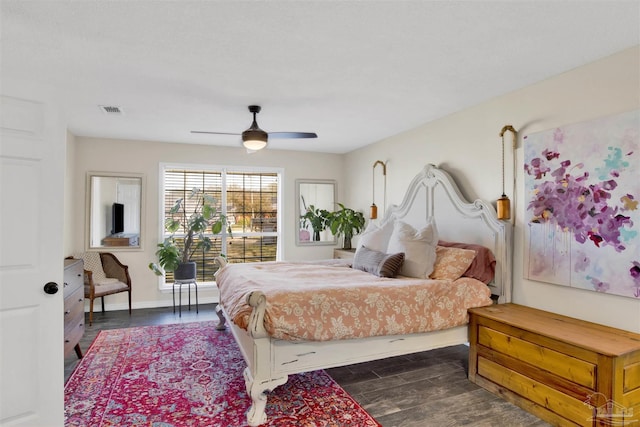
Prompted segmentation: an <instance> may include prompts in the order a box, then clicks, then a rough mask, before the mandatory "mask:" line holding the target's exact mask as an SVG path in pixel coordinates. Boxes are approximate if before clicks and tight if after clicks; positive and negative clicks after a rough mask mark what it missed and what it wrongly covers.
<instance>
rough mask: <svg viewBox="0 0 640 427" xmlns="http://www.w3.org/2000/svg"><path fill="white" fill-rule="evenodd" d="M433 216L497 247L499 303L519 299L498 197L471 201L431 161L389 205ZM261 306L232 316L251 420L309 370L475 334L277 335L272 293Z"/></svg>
mask: <svg viewBox="0 0 640 427" xmlns="http://www.w3.org/2000/svg"><path fill="white" fill-rule="evenodd" d="M430 217H433V218H435V220H436V226H437V229H438V232H439V235H440V238H441V239H442V240H448V241H458V242H465V243H477V244H481V245H484V246H486V247H488V248H490V249H491V250H492V251H493V253H494V255H495V257H496V273H495V279H494V282H492V283H491V284H489V286H490V288H491V290H492V295H493V296H494V299H495V300H496V301H497V302H498V303H505V302H510V301H511V268H510V265H511V259H510V257H511V250H510V248H511V224H510V223H509V222H503V221H499V220H497V219H496V212H495V209H494V208H493V206H491V205H490V204H488V203H486V202H484V201H481V200H476V201H474V202H472V203H470V202H467V201H466V200H465V199H464V197H463V196H462V194H461V192H460V190H459V189H458V187H457V185H456V184H455V182H454V181H453V179H452V178H451V176H450V175H449V174H448V173H447V172H445V171H444V170H442V169H439V168H437V167H436V166H434V165H427V166H426V167H425V168H424V169H423V170H422V171H421V172H420V173H419V174H418V175H417V176H416V177H415V178H414V179H413V181H412V182H411V184H410V185H409V187H408V189H407V192H406V194H405V197H404V199H403V201H402V203H401V204H400V205H398V206H391V207H390V208H389V209H387V212H386V214H385V217H384V218H383V221H386V220H392V219H400V220H402V221H404V222H406V223H409V224H411V225H413V226H414V227H416V228H419V227H423V226H424V225H425V224H426V220H427V218H430ZM247 302H248V304H249V305H250V306H251V307H253V312H252V314H251V318H250V321H249V328H248V330H244V329H242V328H240V327H238V326H237V325H235V324H234V323H233V322H232V321H229V322H226V323H228V324H229V325H230V326H229V327H230V329H231V331H232V333H233V335H234V337H235V340H236V342H237V343H238V346H239V347H240V350H241V352H242V355H243V356H244V359H245V361H246V363H247V368H246V369H245V370H244V378H245V383H246V387H247V392H248V394H249V395H250V396H251V399H252V402H253V403H252V405H251V408H250V409H249V412H248V413H247V421H248V423H249V425H251V426H257V425H260V424H263V423H265V422H266V420H267V416H266V414H265V407H266V403H267V395H266V393H267V392H268V391H271V390H273V389H274V388H276V387H277V386H279V385H282V384H284V383H286V382H287V379H288V376H289V375H292V374H297V373H301V372H308V371H313V370H317V369H324V368H331V367H335V366H344V365H350V364H354V363H359V362H366V361H370V360H376V359H383V358H387V357H392V356H399V355H403V354H410V353H415V352H419V351H425V350H431V349H435V348H440V347H447V346H451V345H456V344H462V343H467V342H468V334H467V329H468V327H467V325H464V326H459V327H456V328H452V329H446V330H440V331H435V332H428V333H421V334H410V335H395V336H378V337H372V338H365V339H350V340H336V341H322V342H318V341H284V340H278V339H272V338H271V337H270V336H269V335H268V334H267V332H266V330H265V328H264V323H263V320H264V313H265V304H266V298H265V295H264V294H263V293H262V292H259V291H256V292H252V293H251V294H250V295H248V297H247ZM216 310H217V314H218V316H219V317H220V323H219V325H218V329H225V318H228V316H227V314H226V312H225V311H224V307H223V306H222V304H218V306H217V309H216Z"/></svg>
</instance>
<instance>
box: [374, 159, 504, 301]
mask: <svg viewBox="0 0 640 427" xmlns="http://www.w3.org/2000/svg"><path fill="white" fill-rule="evenodd" d="M429 218H434V219H435V223H436V226H437V229H438V234H439V236H440V239H442V240H448V241H454V242H464V243H475V244H480V245H483V246H486V247H488V248H489V249H491V250H492V252H493V254H494V256H495V258H496V273H495V279H494V281H493V282H492V283H490V284H489V287H490V288H491V293H492V294H493V295H494V296H495V297H497V298H498V303H505V302H511V289H512V278H511V274H512V273H511V263H512V259H511V257H512V250H511V248H512V243H511V239H512V225H511V223H510V222H508V221H500V220H498V219H497V217H496V211H495V209H494V208H493V206H492V205H491V204H489V203H487V202H485V201H483V200H475V201H473V202H469V201H467V200H466V199H465V198H464V196H462V193H461V192H460V190H459V189H458V186H457V185H456V183H455V181H454V180H453V178H452V177H451V176H450V175H449V174H448V173H447V172H445V171H444V170H442V169H439V168H438V167H436V166H435V165H431V164H429V165H427V166H425V167H424V168H423V169H422V171H421V172H420V173H419V174H418V175H416V176H415V178H413V180H412V181H411V183H410V184H409V187H408V188H407V192H406V193H405V196H404V199H403V200H402V203H401V204H400V205H392V206H390V207H389V208H388V209H387V210H386V212H385V216H384V218H383V221H387V220H394V219H398V220H402V221H404V222H406V223H408V224H411V225H412V226H414V227H416V228H420V227H423V226H424V224H425V223H426V220H427V219H429Z"/></svg>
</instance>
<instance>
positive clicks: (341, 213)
mask: <svg viewBox="0 0 640 427" xmlns="http://www.w3.org/2000/svg"><path fill="white" fill-rule="evenodd" d="M338 206H340V209H339V210H337V211H335V212H331V213H329V217H328V225H329V229H330V230H331V232H332V233H333V234H334V235H335V236H336V237H340V236H344V240H343V243H342V249H351V239H352V238H353V236H355V235H356V234H358V233H360V232H361V231H362V230H363V228H364V222H365V220H364V215H363V214H362V212H356V211H354V210H353V209H351V208H348V207H346V206H345V205H343V204H342V203H338Z"/></svg>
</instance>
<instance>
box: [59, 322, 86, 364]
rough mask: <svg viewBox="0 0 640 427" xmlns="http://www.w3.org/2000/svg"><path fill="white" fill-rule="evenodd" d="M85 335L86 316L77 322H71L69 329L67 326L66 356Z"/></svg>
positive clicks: (65, 335) (65, 333)
mask: <svg viewBox="0 0 640 427" xmlns="http://www.w3.org/2000/svg"><path fill="white" fill-rule="evenodd" d="M82 335H84V318H83V319H80V320H78V322H77V323H71V324H69V329H67V328H66V325H65V332H64V355H65V357H66V356H67V355H68V354H69V352H70V351H71V350H73V349H74V347H75V346H76V345H77V344H78V342H80V339H81V338H82Z"/></svg>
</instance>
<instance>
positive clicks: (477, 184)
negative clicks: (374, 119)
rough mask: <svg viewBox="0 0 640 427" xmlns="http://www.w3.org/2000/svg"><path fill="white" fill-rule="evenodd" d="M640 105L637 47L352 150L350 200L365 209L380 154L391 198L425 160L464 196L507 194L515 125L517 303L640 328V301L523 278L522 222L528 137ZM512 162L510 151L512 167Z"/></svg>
mask: <svg viewBox="0 0 640 427" xmlns="http://www.w3.org/2000/svg"><path fill="white" fill-rule="evenodd" d="M478 84H482V82H481V81H479V82H478ZM638 108H640V46H636V47H634V48H631V49H628V50H625V51H622V52H619V53H618V54H615V55H612V56H610V57H607V58H604V59H602V60H600V61H597V62H595V63H592V64H588V65H586V66H583V67H580V68H577V69H574V70H572V71H569V72H567V73H564V74H561V75H559V76H556V77H553V78H550V79H548V80H545V81H542V82H539V83H538V84H535V85H532V86H529V87H526V88H523V89H520V90H518V91H515V92H513V93H509V94H506V95H504V96H500V97H498V98H495V99H493V100H490V101H488V102H486V103H484V104H481V105H477V106H475V107H472V108H469V109H467V110H464V111H460V112H458V113H456V114H452V115H450V116H447V117H443V118H441V119H439V120H436V121H433V122H430V123H427V124H425V125H423V126H421V127H419V128H417V129H414V130H411V131H408V132H405V133H403V134H400V135H397V136H394V137H391V138H388V139H385V140H383V141H380V142H377V143H375V144H373V145H370V146H368V147H365V148H363V149H360V150H357V151H354V152H352V153H349V154H348V155H346V156H345V170H344V179H345V181H346V182H348V183H349V187H348V189H347V194H345V196H346V201H347V203H348V204H349V205H350V206H351V207H353V208H355V209H360V210H363V211H365V212H366V211H367V208H368V206H369V205H370V204H371V200H370V199H371V175H372V172H371V171H372V166H373V164H374V162H375V161H376V160H382V161H386V162H387V194H388V202H389V203H394V204H397V203H400V201H401V200H402V197H403V195H404V190H405V188H406V187H407V185H408V184H409V182H410V181H411V179H412V178H413V176H415V174H417V173H418V172H419V171H420V170H421V169H422V167H423V166H424V165H425V164H427V163H434V164H436V165H439V166H440V167H442V168H444V169H445V170H447V171H449V172H450V173H451V174H452V175H453V177H454V179H456V181H457V182H458V185H459V186H460V187H461V189H462V191H463V193H464V194H465V196H466V197H467V198H469V199H471V200H473V199H476V198H481V199H485V200H491V201H494V202H495V200H496V199H497V198H498V197H499V196H500V194H501V193H502V184H501V172H500V167H501V166H500V153H501V146H502V144H501V140H500V137H499V136H498V134H499V132H500V130H501V129H502V127H503V126H504V125H507V124H511V125H513V126H514V127H515V129H516V130H517V131H518V132H519V138H518V148H517V150H516V170H517V176H516V180H517V191H516V194H515V196H514V194H513V192H512V191H511V189H510V188H511V185H510V184H511V182H513V177H512V174H511V173H508V175H507V183H508V185H507V193H508V195H509V196H510V198H511V199H512V203H514V202H515V207H512V209H514V208H515V211H516V216H515V218H516V220H515V250H514V276H513V277H514V294H513V302H516V303H519V304H524V305H528V306H533V307H537V308H541V309H543V310H549V311H553V312H557V313H561V314H565V315H568V316H572V317H577V318H581V319H585V320H589V321H593V322H596V323H601V324H606V325H610V326H614V327H618V328H621V329H626V330H630V331H633V332H640V300H634V299H631V298H624V297H619V296H613V295H605V294H601V293H596V292H590V291H584V290H577V289H570V288H566V287H563V286H557V285H551V284H545V283H541V282H535V281H530V280H525V279H523V223H522V220H521V218H522V217H523V213H524V207H523V204H524V198H523V196H522V195H523V191H524V186H523V177H522V169H523V153H522V151H523V150H522V137H523V136H524V135H527V134H530V133H534V132H538V131H542V130H546V129H550V128H554V127H557V126H562V125H566V124H570V123H575V122H581V121H585V120H590V119H594V118H598V117H603V116H608V115H612V114H616V113H621V112H625V111H630V110H635V109H638ZM511 138H512V137H511V134H510V133H507V134H506V135H505V142H507V147H508V146H509V144H508V143H509V142H510V141H511ZM510 162H511V159H510V158H509V157H507V165H509V164H510ZM508 169H509V168H508ZM378 173H380V172H379V171H378ZM378 185H380V184H379V181H377V182H376V186H378ZM376 194H378V191H377V187H376ZM378 197H379V196H377V195H376V198H377V199H376V201H377V202H378V200H379V199H378ZM377 204H378V205H379V207H380V203H379V202H378V203H377ZM494 205H495V203H494ZM381 214H382V212H379V216H380V215H381ZM636 226H638V224H636Z"/></svg>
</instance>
